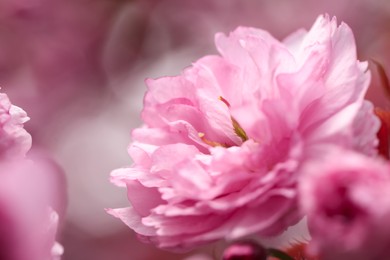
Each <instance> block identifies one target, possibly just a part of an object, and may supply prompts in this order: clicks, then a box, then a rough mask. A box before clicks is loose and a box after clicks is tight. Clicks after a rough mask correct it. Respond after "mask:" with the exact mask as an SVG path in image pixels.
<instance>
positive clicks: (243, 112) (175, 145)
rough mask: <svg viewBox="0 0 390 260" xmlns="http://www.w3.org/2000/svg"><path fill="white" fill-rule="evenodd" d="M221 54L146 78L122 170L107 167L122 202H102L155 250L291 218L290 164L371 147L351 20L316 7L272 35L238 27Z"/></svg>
mask: <svg viewBox="0 0 390 260" xmlns="http://www.w3.org/2000/svg"><path fill="white" fill-rule="evenodd" d="M215 42H216V46H217V49H218V51H219V53H220V55H214V56H206V57H204V58H201V59H200V60H198V61H196V62H195V63H194V64H193V65H192V66H191V67H189V68H187V69H185V70H184V71H183V72H182V73H181V75H179V76H175V77H163V78H159V79H156V80H152V79H148V80H147V81H146V84H147V86H148V91H147V93H146V96H145V100H144V109H143V112H142V119H143V121H144V123H145V124H144V126H143V127H141V128H138V129H135V130H134V131H133V133H132V138H133V142H132V144H131V145H130V148H129V154H130V156H131V158H132V160H133V162H134V163H133V165H132V166H131V167H130V168H122V169H118V170H115V171H113V172H112V174H111V176H112V181H113V182H114V183H115V184H117V185H119V186H124V187H126V188H127V196H128V199H129V201H130V204H131V206H130V207H127V208H120V209H110V210H108V212H109V213H110V214H112V215H113V216H115V217H118V218H120V219H121V220H122V221H123V222H124V223H125V224H126V225H128V226H129V227H130V228H131V229H133V230H134V231H135V232H136V233H138V234H139V236H140V238H141V239H143V240H144V241H149V242H152V243H154V244H156V245H157V246H159V247H161V248H167V249H182V248H185V249H187V248H192V247H194V246H197V245H201V244H204V243H208V242H211V241H215V240H218V239H226V240H232V239H237V238H240V237H244V236H247V235H250V234H259V235H262V236H268V235H275V234H278V233H280V232H282V231H284V230H285V229H286V228H287V227H288V226H290V225H292V224H295V223H296V222H297V221H298V220H299V219H300V218H301V215H300V214H299V212H298V210H297V209H298V206H297V189H296V186H297V179H298V177H299V175H300V169H301V166H302V165H303V164H304V163H305V162H306V161H310V160H311V159H315V158H318V157H321V156H322V155H323V153H324V152H325V151H326V150H327V148H328V146H329V145H339V146H342V147H345V148H348V149H352V150H357V151H359V152H363V153H366V154H374V153H375V149H374V148H375V145H376V142H377V140H376V137H375V133H376V131H377V130H378V124H379V123H378V121H377V119H376V118H375V117H374V115H373V113H372V107H371V104H370V103H368V102H365V101H364V100H363V97H364V95H365V92H366V90H367V87H368V84H369V81H370V74H369V72H368V71H367V63H365V62H363V63H362V62H359V61H358V60H357V58H356V46H355V42H354V37H353V34H352V31H351V29H350V28H349V27H348V26H347V25H346V24H344V23H342V24H341V25H340V26H337V22H336V19H335V18H333V19H329V17H327V16H320V17H319V18H318V19H317V21H316V22H315V24H314V25H313V27H312V28H311V29H310V30H309V31H308V32H306V31H304V30H300V31H298V32H296V33H294V34H292V35H290V36H289V37H288V38H287V39H286V40H285V41H283V42H280V41H278V40H276V39H275V38H273V37H272V36H271V35H270V34H269V33H268V32H266V31H263V30H260V29H255V28H247V27H239V28H237V29H236V30H235V31H233V32H232V33H230V34H229V35H228V36H226V35H224V34H221V33H219V34H217V35H216V37H215Z"/></svg>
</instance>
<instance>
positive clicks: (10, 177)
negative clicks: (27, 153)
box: [0, 159, 63, 260]
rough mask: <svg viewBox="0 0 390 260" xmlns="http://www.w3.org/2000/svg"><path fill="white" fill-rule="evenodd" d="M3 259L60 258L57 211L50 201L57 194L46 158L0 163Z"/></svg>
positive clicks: (0, 230) (0, 239)
mask: <svg viewBox="0 0 390 260" xmlns="http://www.w3.org/2000/svg"><path fill="white" fill-rule="evenodd" d="M0 167H1V168H0V169H1V170H0V180H1V181H0V259H9V260H26V259H29V260H59V259H60V256H61V255H62V252H63V249H62V246H61V245H59V244H58V243H57V242H56V233H57V226H58V214H57V213H56V211H54V210H53V209H52V208H51V207H50V206H49V205H51V204H52V202H53V199H55V198H53V197H56V196H57V194H55V192H54V191H53V189H52V187H53V186H55V185H54V183H53V182H52V180H53V178H48V174H54V173H53V172H47V171H48V170H50V169H52V167H51V166H50V165H47V164H46V163H45V162H44V161H35V162H33V161H30V160H27V159H23V160H10V161H3V162H1V163H0Z"/></svg>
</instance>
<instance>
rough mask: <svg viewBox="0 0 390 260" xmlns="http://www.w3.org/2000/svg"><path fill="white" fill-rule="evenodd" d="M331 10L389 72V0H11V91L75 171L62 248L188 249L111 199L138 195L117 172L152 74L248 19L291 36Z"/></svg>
mask: <svg viewBox="0 0 390 260" xmlns="http://www.w3.org/2000/svg"><path fill="white" fill-rule="evenodd" d="M323 13H329V14H330V15H331V16H333V15H334V16H337V18H338V21H339V22H341V21H344V22H346V23H347V24H348V25H349V26H350V27H351V28H352V29H353V31H354V33H355V36H356V41H357V47H358V55H359V58H360V59H361V60H367V59H372V58H373V59H375V60H377V61H379V62H380V63H381V64H382V65H383V68H384V69H385V71H387V73H388V74H389V73H390V1H388V0H319V1H312V0H257V1H256V0H240V1H235V0H210V1H201V0H132V1H131V0H0V86H1V88H2V90H1V91H2V92H5V93H7V94H8V95H9V97H10V99H11V100H12V102H13V103H14V104H16V105H18V106H20V107H22V108H23V109H25V110H26V111H27V113H28V115H29V116H30V117H31V120H30V121H29V122H28V123H27V124H26V128H27V130H28V131H29V132H30V133H31V134H32V136H33V147H35V148H39V149H41V150H45V151H47V152H48V153H49V154H50V156H51V157H53V158H54V159H55V161H57V163H58V164H59V165H60V166H61V167H62V168H63V170H64V172H65V174H66V180H67V181H66V183H65V182H64V185H66V187H67V192H68V202H67V211H66V214H65V215H63V216H61V221H62V226H61V233H60V236H59V240H60V241H61V243H62V244H63V246H64V247H65V254H64V257H63V259H64V260H86V259H94V260H111V259H114V260H125V259H126V260H129V259H135V260H154V259H160V260H161V259H172V260H175V259H184V258H185V257H186V256H188V254H187V255H177V254H172V253H168V252H165V251H161V250H158V249H155V248H154V247H152V246H150V245H145V244H142V243H140V242H138V240H137V238H136V236H135V235H134V234H133V233H132V231H131V230H129V229H128V228H127V227H126V226H125V225H124V224H123V223H121V222H120V221H119V220H117V219H115V218H113V217H111V216H109V215H107V214H106V213H105V211H104V208H108V207H114V208H115V207H123V206H126V205H127V204H128V203H127V199H126V191H125V190H122V189H120V188H117V187H115V186H114V185H112V184H110V182H109V180H108V179H109V173H110V171H111V170H113V169H115V168H119V167H121V166H126V165H130V164H131V161H130V159H129V156H128V155H127V146H128V144H129V142H130V131H131V129H133V128H134V127H137V126H138V125H140V122H141V121H140V117H139V114H140V111H141V109H142V98H143V95H144V92H145V89H146V87H145V85H144V79H145V78H147V77H152V78H153V77H160V76H167V75H175V74H178V73H179V72H180V71H181V70H182V69H183V68H184V67H186V66H188V65H190V64H191V62H193V61H195V60H196V59H198V58H200V57H201V56H204V55H207V54H215V53H216V49H215V47H214V34H215V33H216V32H224V33H228V32H230V31H231V30H233V29H235V28H236V27H237V26H239V25H244V26H252V27H259V28H262V29H265V30H268V31H270V32H271V34H273V35H274V36H275V37H276V38H278V39H280V40H282V39H283V38H284V37H286V36H287V35H288V34H289V33H291V32H293V31H295V30H297V29H299V28H302V27H304V28H306V29H309V28H310V26H311V25H312V23H313V22H314V20H315V19H316V17H317V16H318V15H319V14H323ZM377 74H378V73H377V71H376V68H375V67H373V83H372V86H371V88H370V91H369V93H368V95H367V97H368V98H369V99H371V100H372V101H373V102H374V103H375V104H376V105H379V106H381V107H384V108H390V106H389V103H388V100H386V98H385V96H384V95H383V91H382V89H381V88H380V87H379V84H377V83H378V81H379V79H378V75H377ZM202 250H203V252H206V253H208V254H210V255H212V254H213V251H214V249H213V248H212V247H209V248H204V249H202ZM193 253H196V252H193Z"/></svg>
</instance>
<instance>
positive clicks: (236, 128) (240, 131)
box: [218, 96, 248, 142]
mask: <svg viewBox="0 0 390 260" xmlns="http://www.w3.org/2000/svg"><path fill="white" fill-rule="evenodd" d="M218 99H219V100H221V101H222V102H223V103H225V105H226V106H227V107H228V108H230V103H229V102H228V101H227V100H226V99H224V98H223V97H222V96H219V97H218ZM230 119H231V120H232V124H233V128H234V132H235V133H236V135H238V136H239V137H240V138H241V140H242V141H243V142H245V141H246V140H248V135H247V134H246V132H245V130H244V129H243V128H242V127H241V125H240V124H239V123H238V121H237V120H236V119H235V118H234V117H232V116H230Z"/></svg>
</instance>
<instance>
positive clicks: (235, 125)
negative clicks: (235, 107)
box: [230, 116, 248, 142]
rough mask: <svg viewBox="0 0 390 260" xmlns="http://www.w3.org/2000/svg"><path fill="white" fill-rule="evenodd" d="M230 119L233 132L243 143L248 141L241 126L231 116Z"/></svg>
mask: <svg viewBox="0 0 390 260" xmlns="http://www.w3.org/2000/svg"><path fill="white" fill-rule="evenodd" d="M230 118H231V120H232V123H233V128H234V132H235V133H236V135H238V136H239V137H240V138H241V140H242V141H243V142H245V141H246V140H248V135H247V134H246V132H245V130H244V129H243V128H242V127H241V125H240V124H239V123H238V122H237V120H236V119H235V118H234V117H232V116H230Z"/></svg>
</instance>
